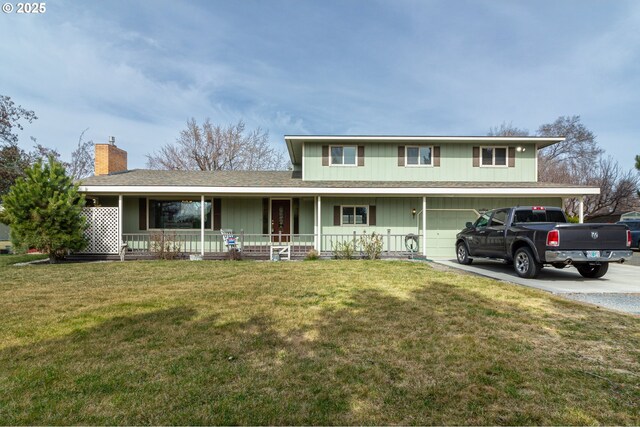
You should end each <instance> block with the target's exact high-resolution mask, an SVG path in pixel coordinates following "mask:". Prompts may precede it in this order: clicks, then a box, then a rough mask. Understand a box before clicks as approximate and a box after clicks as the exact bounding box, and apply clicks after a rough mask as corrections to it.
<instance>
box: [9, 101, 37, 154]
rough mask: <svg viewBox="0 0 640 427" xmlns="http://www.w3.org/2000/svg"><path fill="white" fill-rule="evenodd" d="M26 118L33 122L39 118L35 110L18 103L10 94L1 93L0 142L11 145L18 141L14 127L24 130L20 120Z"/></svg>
mask: <svg viewBox="0 0 640 427" xmlns="http://www.w3.org/2000/svg"><path fill="white" fill-rule="evenodd" d="M23 119H24V120H26V121H28V122H29V123H31V122H32V121H34V120H37V119H38V118H37V117H36V114H35V113H34V112H33V111H30V110H27V109H25V108H22V106H20V105H16V104H15V103H14V102H13V101H12V100H11V97H10V96H6V95H0V142H3V143H5V144H9V145H15V144H17V143H18V135H17V134H16V133H15V132H14V128H18V129H19V130H22V129H23V127H22V125H21V124H20V120H23Z"/></svg>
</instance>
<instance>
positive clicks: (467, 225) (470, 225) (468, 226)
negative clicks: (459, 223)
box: [464, 222, 473, 228]
mask: <svg viewBox="0 0 640 427" xmlns="http://www.w3.org/2000/svg"><path fill="white" fill-rule="evenodd" d="M464 226H465V227H467V228H473V223H472V222H467V223H466V224H465V225H464Z"/></svg>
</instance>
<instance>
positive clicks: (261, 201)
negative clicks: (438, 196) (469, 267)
mask: <svg viewBox="0 0 640 427" xmlns="http://www.w3.org/2000/svg"><path fill="white" fill-rule="evenodd" d="M87 200H88V207H87V208H85V215H86V216H87V218H88V219H89V223H90V227H89V228H88V229H87V232H86V236H87V239H88V241H89V245H88V247H87V248H86V249H85V250H84V251H83V253H85V254H93V255H99V254H102V255H119V254H121V253H122V252H124V255H125V257H127V256H130V257H146V256H152V255H154V253H157V252H158V251H159V250H161V249H163V248H169V249H170V250H171V251H174V252H176V253H179V255H180V256H182V257H187V256H189V255H200V256H202V257H203V258H222V257H226V256H227V255H228V253H229V251H230V250H236V249H237V250H238V251H239V252H240V253H241V254H242V256H246V257H256V258H268V257H270V256H271V255H272V252H273V250H274V248H275V249H276V250H280V251H282V250H283V249H285V248H286V250H284V252H285V253H286V255H287V257H292V258H303V257H305V256H307V254H308V253H309V252H310V251H311V250H315V251H316V252H317V253H318V255H320V256H324V257H328V256H332V255H333V253H334V252H335V250H336V248H339V247H342V246H343V245H345V244H350V245H352V247H353V249H354V256H355V257H358V256H359V254H360V250H361V249H362V248H361V247H360V246H361V245H360V241H361V237H362V236H363V235H369V236H370V235H371V234H372V233H375V234H376V235H377V236H378V238H379V239H380V241H381V242H382V251H381V256H383V257H409V256H413V255H416V254H420V253H421V252H420V251H419V248H420V246H421V244H420V243H419V242H420V239H422V238H423V237H424V236H423V233H422V232H421V230H422V229H424V227H423V225H421V218H423V215H421V214H419V213H418V212H421V209H420V207H421V206H420V203H421V200H420V198H415V197H414V198H406V197H405V198H379V197H356V198H354V197H349V198H344V197H323V196H312V197H308V196H306V197H305V196H298V197H296V196H295V195H292V196H290V197H283V196H276V197H255V196H243V195H235V196H227V195H224V196H222V195H221V197H216V195H200V196H199V197H194V196H193V195H184V194H181V195H149V196H142V195H139V196H138V195H136V196H131V195H117V196H115V195H87ZM229 232H230V233H232V234H233V235H234V237H235V241H236V244H235V245H234V246H232V247H230V246H229V245H228V244H227V242H226V241H225V238H224V235H223V233H229ZM407 236H410V238H407ZM422 254H423V255H424V250H423V251H422Z"/></svg>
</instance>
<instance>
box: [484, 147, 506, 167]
mask: <svg viewBox="0 0 640 427" xmlns="http://www.w3.org/2000/svg"><path fill="white" fill-rule="evenodd" d="M486 148H491V149H492V155H491V164H490V165H483V164H482V150H483V149H486ZM496 148H502V149H504V150H505V157H504V158H505V164H504V165H496ZM479 160H480V167H481V168H508V167H509V147H500V146H495V145H484V146H481V147H480V159H479Z"/></svg>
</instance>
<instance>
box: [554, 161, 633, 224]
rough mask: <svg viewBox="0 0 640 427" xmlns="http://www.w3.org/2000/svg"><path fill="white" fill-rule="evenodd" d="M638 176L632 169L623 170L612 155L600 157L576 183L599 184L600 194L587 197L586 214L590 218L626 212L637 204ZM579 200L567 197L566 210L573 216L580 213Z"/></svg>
mask: <svg viewBox="0 0 640 427" xmlns="http://www.w3.org/2000/svg"><path fill="white" fill-rule="evenodd" d="M638 183H639V179H638V176H637V175H636V174H635V173H634V172H633V170H628V171H626V172H625V171H624V170H623V169H622V168H621V167H620V164H619V163H618V162H617V161H615V160H614V159H613V158H612V157H610V156H609V157H606V158H603V157H601V158H600V159H599V161H598V162H597V163H596V164H595V165H592V171H591V172H590V173H589V174H588V175H586V176H583V177H576V179H575V182H573V184H580V185H587V186H590V187H599V188H600V194H597V195H588V196H585V198H584V212H585V216H586V217H588V218H590V219H596V218H599V217H603V216H607V215H611V214H613V213H619V212H626V211H630V210H634V209H636V208H637V207H638V203H639V199H638V196H637V194H636V189H637V188H638ZM578 205H579V202H578V200H577V199H573V198H569V199H566V200H565V209H566V211H567V212H568V213H569V214H570V215H574V216H575V215H578V209H579V208H578Z"/></svg>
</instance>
